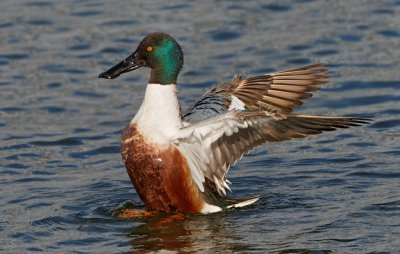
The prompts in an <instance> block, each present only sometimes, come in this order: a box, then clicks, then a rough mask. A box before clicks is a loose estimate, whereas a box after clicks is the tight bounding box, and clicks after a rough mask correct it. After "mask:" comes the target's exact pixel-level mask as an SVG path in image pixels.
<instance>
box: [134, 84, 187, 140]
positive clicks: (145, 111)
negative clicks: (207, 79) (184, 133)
mask: <svg viewBox="0 0 400 254" xmlns="http://www.w3.org/2000/svg"><path fill="white" fill-rule="evenodd" d="M131 124H136V125H137V126H138V128H139V130H140V131H141V132H143V134H144V135H145V136H147V137H148V138H150V139H153V140H154V141H156V142H157V143H159V142H163V141H164V142H165V141H169V140H170V138H171V137H173V136H174V135H175V134H176V133H177V131H179V129H180V128H181V127H182V120H181V116H180V112H179V104H178V98H177V96H176V85H175V84H171V85H160V84H151V83H149V84H148V85H147V88H146V93H145V96H144V100H143V102H142V105H141V106H140V109H139V111H138V113H137V114H136V115H135V117H134V118H133V119H132V121H131Z"/></svg>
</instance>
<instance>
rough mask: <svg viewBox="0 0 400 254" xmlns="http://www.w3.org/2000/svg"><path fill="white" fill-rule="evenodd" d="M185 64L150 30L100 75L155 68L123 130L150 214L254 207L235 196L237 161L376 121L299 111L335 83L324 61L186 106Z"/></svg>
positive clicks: (230, 86)
mask: <svg viewBox="0 0 400 254" xmlns="http://www.w3.org/2000/svg"><path fill="white" fill-rule="evenodd" d="M183 63H184V58H183V51H182V48H181V46H180V45H179V44H178V42H177V41H176V40H175V39H174V38H173V37H172V36H171V35H169V34H167V33H160V32H156V33H150V34H148V35H146V36H145V37H144V38H143V39H142V41H141V42H140V43H139V45H138V46H137V48H136V50H135V51H134V52H133V53H132V54H131V55H130V56H128V57H127V58H126V59H124V60H123V61H121V62H120V63H118V64H116V65H115V66H114V67H112V68H110V69H108V70H107V71H105V72H103V73H101V74H100V75H99V78H102V79H115V78H117V77H119V76H120V75H122V74H125V73H128V72H131V71H134V70H136V69H138V68H142V67H145V68H150V78H149V81H148V83H147V85H146V91H145V94H144V98H143V101H142V104H141V106H140V107H139V109H138V111H137V113H136V115H135V116H134V117H133V119H132V120H131V121H130V122H129V124H128V125H127V126H126V127H125V128H124V129H123V131H122V135H121V155H122V159H123V161H124V163H125V166H126V170H127V173H128V175H129V178H130V180H131V182H132V184H133V186H134V188H135V189H136V192H137V194H138V195H139V197H140V198H141V200H142V201H143V203H144V205H145V206H146V208H147V211H165V212H182V213H191V214H209V213H215V212H220V211H224V210H227V209H233V208H239V207H244V206H248V205H251V204H253V203H255V202H256V201H258V200H259V199H260V196H259V195H254V196H252V197H246V198H240V199H231V198H227V192H228V191H230V190H231V189H230V185H231V182H230V181H229V180H228V179H227V173H228V171H229V168H230V166H232V165H235V163H236V162H237V161H238V160H240V159H241V158H242V156H243V155H244V154H247V153H249V152H251V151H252V150H253V149H255V148H256V147H259V146H261V145H266V144H268V143H269V142H279V141H284V140H291V139H296V138H305V137H307V136H310V135H316V134H320V133H322V132H325V131H333V130H336V129H340V128H348V127H352V126H360V125H362V124H366V123H368V122H369V119H366V118H359V117H342V116H320V115H308V114H295V113H292V111H293V109H295V108H297V107H299V106H300V105H301V104H302V102H303V100H305V99H307V98H310V97H311V96H312V92H314V91H317V90H319V89H320V87H321V86H322V85H324V84H327V83H328V79H329V76H328V75H326V71H327V68H326V67H324V66H325V65H324V64H313V65H308V66H304V67H300V68H296V69H291V70H287V71H279V72H274V73H269V74H263V75H257V76H251V77H244V76H240V75H235V76H234V77H233V79H232V80H230V81H227V82H222V83H220V84H218V85H216V86H215V87H214V88H212V89H210V90H208V91H207V92H206V93H205V94H204V95H202V96H201V97H200V98H199V99H198V100H197V101H195V102H194V104H193V105H191V106H190V107H189V108H188V109H186V110H185V111H181V110H180V105H179V102H178V98H177V78H178V75H179V73H180V72H181V70H182V67H183Z"/></svg>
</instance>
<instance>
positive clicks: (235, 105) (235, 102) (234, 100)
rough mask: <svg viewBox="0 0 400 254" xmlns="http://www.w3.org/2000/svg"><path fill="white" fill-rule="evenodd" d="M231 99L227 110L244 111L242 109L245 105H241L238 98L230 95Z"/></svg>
mask: <svg viewBox="0 0 400 254" xmlns="http://www.w3.org/2000/svg"><path fill="white" fill-rule="evenodd" d="M231 98H232V101H231V105H229V109H228V110H233V109H237V110H245V108H244V106H245V104H244V103H243V101H241V100H239V98H238V97H236V96H235V95H231Z"/></svg>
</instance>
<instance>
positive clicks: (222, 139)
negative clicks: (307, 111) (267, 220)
mask: <svg viewBox="0 0 400 254" xmlns="http://www.w3.org/2000/svg"><path fill="white" fill-rule="evenodd" d="M367 121H368V120H366V119H359V118H351V117H324V116H310V115H295V114H291V115H284V114H280V113H277V112H273V113H271V112H267V111H258V112H246V111H237V110H232V111H229V112H227V113H225V114H223V115H219V116H216V117H213V118H210V119H207V120H204V121H201V122H198V123H196V124H193V125H189V126H187V127H185V128H183V129H181V131H180V133H179V134H178V136H177V137H176V139H175V141H174V142H175V144H176V146H177V147H178V149H179V150H180V151H181V152H182V153H183V154H184V156H185V158H187V161H188V164H189V167H190V170H191V175H192V178H193V180H194V181H195V182H196V184H197V186H198V187H199V189H200V190H201V191H204V184H203V183H204V182H205V180H206V178H207V179H209V180H210V181H211V182H212V183H214V184H215V187H216V189H217V191H218V194H219V195H220V196H222V194H226V192H225V189H229V187H228V185H227V182H226V179H225V175H226V173H227V171H228V169H229V166H230V165H234V164H235V163H236V161H237V160H238V159H240V158H241V157H242V155H243V154H244V153H247V152H249V151H250V150H252V149H253V148H254V147H256V146H258V145H261V144H263V143H266V142H275V141H282V140H288V139H293V138H301V137H306V136H308V135H314V134H319V133H321V132H323V131H332V130H335V129H336V128H347V127H349V126H358V125H360V124H363V123H367Z"/></svg>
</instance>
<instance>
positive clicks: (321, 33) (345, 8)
mask: <svg viewBox="0 0 400 254" xmlns="http://www.w3.org/2000/svg"><path fill="white" fill-rule="evenodd" d="M399 8H400V3H399V1H390V0H384V1H367V0H361V1H357V2H355V1H279V2H278V1H267V2H260V1H232V2H230V1H227V2H221V1H217V2H213V1H211V2H181V3H174V4H171V3H166V2H165V3H164V2H152V1H141V2H137V1H105V0H87V1H77V0H65V1H51V0H2V1H1V10H2V14H1V18H0V35H1V37H0V38H1V39H0V46H1V51H0V73H1V75H0V194H1V195H0V204H1V206H0V213H1V220H0V252H1V253H26V252H31V253H34V252H44V253H124V252H129V251H130V252H133V253H142V252H145V251H147V252H167V251H169V252H178V253H182V252H186V253H197V252H200V253H201V252H203V253H210V252H212V253H214V252H216V253H227V252H228V253H229V252H235V253H236V252H239V253H329V252H330V251H331V252H334V253H381V252H387V253H398V252H399V249H398V246H400V240H399V239H400V226H399V225H400V219H399V218H400V216H399V215H400V206H399V202H400V193H399V191H398V190H399V189H400V181H399V179H400V174H399V167H398V165H399V164H400V156H399V155H400V145H399V143H400V142H399V141H400V140H399V133H400V120H399V119H400V110H399V109H400V100H399V98H400V72H399V66H400V50H399V38H400V33H399V29H398V28H399V27H400V19H399V17H400V13H399ZM154 31H163V32H168V33H170V34H172V35H173V36H174V37H176V38H177V39H178V41H179V42H180V44H181V45H182V48H183V51H184V53H185V66H184V68H183V71H182V75H181V76H180V77H179V80H178V82H179V86H178V87H179V98H180V101H181V102H182V108H186V107H187V106H188V104H189V103H191V102H193V101H194V100H196V98H198V96H200V95H201V94H202V93H204V92H205V90H207V89H210V88H211V87H212V86H214V85H215V84H217V83H219V82H223V81H225V80H229V79H231V78H232V76H233V75H234V74H236V73H238V74H245V75H258V74H264V73H268V72H273V71H277V70H284V69H289V68H295V67H299V66H300V65H305V64H311V63H318V62H324V63H327V64H328V65H327V66H328V67H329V68H330V72H329V75H331V76H332V82H331V83H330V84H328V85H327V86H325V87H324V88H323V89H322V90H321V91H320V92H316V93H315V95H314V97H313V98H311V99H309V100H307V101H306V102H305V104H304V105H303V108H302V109H299V111H298V113H303V112H307V113H314V114H325V115H329V114H331V115H335V114H337V115H354V116H364V117H365V116H367V117H373V118H374V122H373V123H372V124H370V125H368V126H365V127H361V128H356V129H350V130H341V131H338V132H333V133H327V134H325V135H322V136H319V137H311V138H307V139H304V140H294V141H288V142H282V143H273V144H268V146H267V147H266V148H263V149H259V150H256V151H254V152H252V153H250V154H249V155H248V156H245V157H244V158H243V160H242V161H241V162H240V163H238V164H237V165H236V166H235V167H233V168H232V169H231V171H230V173H229V177H230V180H231V182H232V183H233V185H232V189H233V192H232V194H230V195H231V196H232V197H246V196H252V195H256V194H260V195H261V196H262V199H261V200H260V202H257V203H256V204H255V205H254V206H251V207H248V208H246V209H242V210H239V211H234V212H228V213H222V214H216V215H210V216H187V217H185V218H184V219H182V220H174V221H172V222H171V223H160V221H162V220H163V219H165V217H168V215H165V216H164V215H163V216H161V217H154V218H143V219H132V220H121V219H117V218H114V217H112V216H111V214H112V211H113V210H115V209H116V208H119V207H120V204H123V205H125V204H127V203H130V204H131V205H132V206H133V207H135V208H137V209H143V208H144V207H143V204H142V203H141V201H140V199H139V197H138V196H137V195H136V193H135V191H134V190H133V188H132V186H131V183H130V181H129V179H128V177H127V174H126V172H125V168H124V165H123V163H122V161H121V156H120V144H119V139H120V133H121V129H122V128H123V127H124V126H125V125H126V124H127V123H128V122H129V120H130V119H131V118H132V116H133V115H134V113H135V112H136V111H137V109H138V108H139V106H140V103H141V100H142V97H143V93H144V89H145V85H144V84H145V83H146V82H147V79H148V75H149V73H148V70H145V69H143V70H139V71H137V72H135V73H133V74H131V75H126V76H124V77H121V78H120V79H118V80H114V81H111V82H105V81H103V80H99V79H97V75H98V73H100V72H101V71H104V70H105V69H106V68H107V67H109V66H111V65H112V64H114V63H115V62H118V61H119V60H121V59H122V58H124V57H125V56H126V55H128V54H129V53H131V52H132V50H133V49H134V47H135V46H136V44H137V43H138V41H139V40H140V39H141V38H142V37H143V36H144V35H145V34H147V33H149V32H154ZM123 205H122V206H123Z"/></svg>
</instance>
